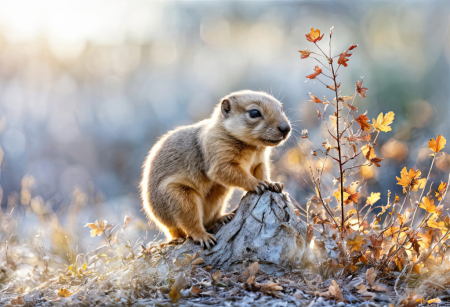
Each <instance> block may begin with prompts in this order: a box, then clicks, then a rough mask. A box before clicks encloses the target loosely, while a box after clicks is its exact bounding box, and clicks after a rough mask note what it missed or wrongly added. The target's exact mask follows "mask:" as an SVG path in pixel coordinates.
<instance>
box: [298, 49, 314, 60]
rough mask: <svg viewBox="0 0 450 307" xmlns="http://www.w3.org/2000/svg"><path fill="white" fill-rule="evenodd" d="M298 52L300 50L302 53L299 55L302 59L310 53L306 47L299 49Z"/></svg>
mask: <svg viewBox="0 0 450 307" xmlns="http://www.w3.org/2000/svg"><path fill="white" fill-rule="evenodd" d="M298 52H300V53H301V54H302V55H301V56H300V57H301V58H302V59H306V58H307V57H309V55H310V54H311V52H310V51H309V50H308V49H305V50H304V51H302V50H299V51H298Z"/></svg>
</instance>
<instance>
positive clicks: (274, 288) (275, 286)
mask: <svg viewBox="0 0 450 307" xmlns="http://www.w3.org/2000/svg"><path fill="white" fill-rule="evenodd" d="M260 286H261V291H262V292H264V293H266V294H270V295H272V296H275V297H278V298H279V297H282V296H283V294H282V293H281V292H280V291H281V290H283V287H281V286H280V284H279V283H275V282H273V281H270V280H269V281H268V282H266V283H264V284H261V285H260Z"/></svg>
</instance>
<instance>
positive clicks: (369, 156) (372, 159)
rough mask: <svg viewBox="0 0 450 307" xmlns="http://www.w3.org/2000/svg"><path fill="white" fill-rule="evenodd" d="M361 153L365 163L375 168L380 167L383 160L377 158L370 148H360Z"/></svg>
mask: <svg viewBox="0 0 450 307" xmlns="http://www.w3.org/2000/svg"><path fill="white" fill-rule="evenodd" d="M361 151H362V153H363V155H364V157H366V159H367V161H369V162H370V163H373V164H375V165H376V166H377V167H381V165H380V162H381V161H383V160H384V159H383V158H378V157H377V155H376V154H375V152H374V150H373V147H372V146H369V145H364V146H363V147H361Z"/></svg>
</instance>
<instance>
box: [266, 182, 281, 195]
mask: <svg viewBox="0 0 450 307" xmlns="http://www.w3.org/2000/svg"><path fill="white" fill-rule="evenodd" d="M266 183H267V184H268V185H269V189H270V190H271V191H273V192H276V193H281V192H283V189H284V184H283V183H281V182H268V181H266Z"/></svg>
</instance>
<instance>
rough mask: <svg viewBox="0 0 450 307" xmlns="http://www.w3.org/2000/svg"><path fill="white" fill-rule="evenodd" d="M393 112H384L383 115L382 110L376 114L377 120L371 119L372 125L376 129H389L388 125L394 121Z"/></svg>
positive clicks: (386, 130)
mask: <svg viewBox="0 0 450 307" xmlns="http://www.w3.org/2000/svg"><path fill="white" fill-rule="evenodd" d="M394 116H395V114H394V112H392V111H391V112H389V113H386V115H384V116H383V112H382V113H380V114H379V115H378V118H377V120H375V118H374V119H373V120H372V126H373V127H374V128H375V129H377V130H378V131H383V132H388V131H391V130H392V128H391V127H389V125H390V124H392V122H393V121H394Z"/></svg>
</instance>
